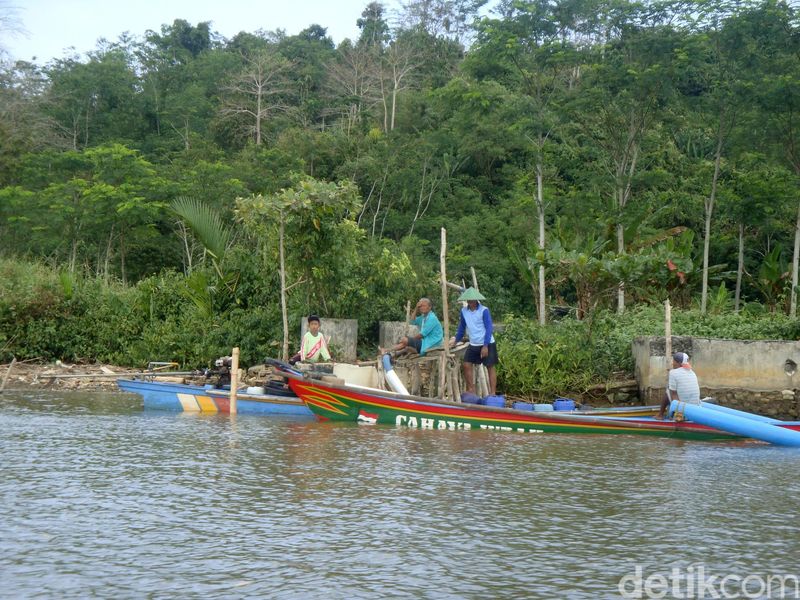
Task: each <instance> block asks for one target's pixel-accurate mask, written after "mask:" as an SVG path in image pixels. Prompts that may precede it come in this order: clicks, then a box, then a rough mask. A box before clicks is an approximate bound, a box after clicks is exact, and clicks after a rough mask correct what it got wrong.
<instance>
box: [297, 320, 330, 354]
mask: <svg viewBox="0 0 800 600" xmlns="http://www.w3.org/2000/svg"><path fill="white" fill-rule="evenodd" d="M319 327H320V322H319V317H318V316H317V315H309V317H308V331H306V333H305V335H304V336H303V339H302V340H301V342H300V352H298V353H297V354H295V355H294V356H293V357H292V358H290V359H289V364H290V365H293V364H295V363H298V362H306V363H315V362H320V361H323V362H327V361H329V360H330V359H331V353H330V350H328V341H329V340H328V339H326V338H325V335H324V334H323V333H322V332H321V331H320V330H319Z"/></svg>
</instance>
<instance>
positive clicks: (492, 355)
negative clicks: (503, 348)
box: [450, 287, 497, 396]
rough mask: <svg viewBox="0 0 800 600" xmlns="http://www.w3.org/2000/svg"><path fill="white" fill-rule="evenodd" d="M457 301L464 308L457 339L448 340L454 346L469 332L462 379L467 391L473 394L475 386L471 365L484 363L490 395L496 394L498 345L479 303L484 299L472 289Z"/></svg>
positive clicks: (490, 318)
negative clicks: (463, 304) (465, 382)
mask: <svg viewBox="0 0 800 600" xmlns="http://www.w3.org/2000/svg"><path fill="white" fill-rule="evenodd" d="M458 300H459V301H460V302H466V303H467V306H466V307H465V308H462V309H461V319H460V320H459V322H458V331H456V336H455V337H454V338H453V339H452V340H450V341H451V343H454V344H457V343H458V342H460V341H461V340H462V339H463V337H464V332H465V331H466V332H468V333H469V348H467V351H466V352H465V353H464V379H466V380H467V391H468V392H470V393H472V394H474V393H475V384H474V383H473V381H472V365H480V364H483V365H484V366H485V367H486V371H487V373H488V374H489V395H490V396H494V395H495V394H496V393H497V371H496V370H495V365H496V364H497V344H495V341H494V326H493V325H492V316H491V314H490V313H489V309H488V308H486V307H485V306H484V305H483V304H481V303H480V301H481V300H486V298H485V296H484V295H483V294H481V293H480V292H479V291H478V290H476V289H475V288H474V287H470V288H467V289H466V290H464V293H462V294H461V295H460V296H459V297H458Z"/></svg>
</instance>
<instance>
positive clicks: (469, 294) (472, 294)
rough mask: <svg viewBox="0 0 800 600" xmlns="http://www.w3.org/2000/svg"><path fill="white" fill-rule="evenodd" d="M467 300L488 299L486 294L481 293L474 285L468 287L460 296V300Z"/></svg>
mask: <svg viewBox="0 0 800 600" xmlns="http://www.w3.org/2000/svg"><path fill="white" fill-rule="evenodd" d="M467 300H486V296H484V295H483V294H481V293H480V292H479V291H478V290H476V289H475V288H474V287H468V288H467V289H465V290H464V291H463V292H462V293H461V295H460V296H459V297H458V301H459V302H466V301H467Z"/></svg>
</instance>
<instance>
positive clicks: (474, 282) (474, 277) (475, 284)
mask: <svg viewBox="0 0 800 600" xmlns="http://www.w3.org/2000/svg"><path fill="white" fill-rule="evenodd" d="M469 272H470V273H472V287H474V288H475V289H476V290H478V291H479V292H480V291H481V290H480V288H479V287H478V276H477V275H476V274H475V267H470V268H469Z"/></svg>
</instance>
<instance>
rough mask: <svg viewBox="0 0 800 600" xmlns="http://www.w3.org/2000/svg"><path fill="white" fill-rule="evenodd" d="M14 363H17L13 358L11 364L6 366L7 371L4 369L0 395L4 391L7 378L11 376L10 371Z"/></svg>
mask: <svg viewBox="0 0 800 600" xmlns="http://www.w3.org/2000/svg"><path fill="white" fill-rule="evenodd" d="M16 363H17V358H16V356H15V357H14V358H12V359H11V364H10V365H8V369H6V374H5V375H3V383H2V384H0V394H2V393H3V390H5V389H6V382H7V381H8V376H9V375H10V374H11V369H12V368H13V366H14V365H15V364H16Z"/></svg>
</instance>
